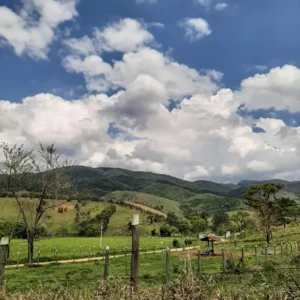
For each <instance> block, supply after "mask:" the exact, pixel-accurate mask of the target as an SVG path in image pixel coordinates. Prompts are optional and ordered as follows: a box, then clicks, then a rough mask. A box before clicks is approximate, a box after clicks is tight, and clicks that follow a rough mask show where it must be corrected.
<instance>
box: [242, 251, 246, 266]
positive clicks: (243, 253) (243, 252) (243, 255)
mask: <svg viewBox="0 0 300 300" xmlns="http://www.w3.org/2000/svg"><path fill="white" fill-rule="evenodd" d="M244 260H245V251H244V246H242V264H243V266H244Z"/></svg>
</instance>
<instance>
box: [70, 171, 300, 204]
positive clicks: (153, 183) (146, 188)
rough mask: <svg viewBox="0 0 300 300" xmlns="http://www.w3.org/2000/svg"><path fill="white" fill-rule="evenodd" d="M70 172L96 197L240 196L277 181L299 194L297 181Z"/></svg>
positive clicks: (293, 194) (176, 198) (292, 194)
mask: <svg viewBox="0 0 300 300" xmlns="http://www.w3.org/2000/svg"><path fill="white" fill-rule="evenodd" d="M71 175H72V178H73V180H74V183H75V185H76V187H77V189H78V190H81V191H83V194H84V193H86V194H89V195H90V196H91V197H95V198H99V197H102V196H106V195H108V194H110V193H111V192H115V191H133V192H142V193H147V194H151V195H156V196H159V197H162V198H167V199H170V200H174V201H176V202H180V203H181V202H184V201H186V199H188V198H191V197H193V196H195V195H197V194H213V195H217V196H223V197H226V198H236V199H240V198H241V197H242V193H243V191H244V190H245V189H246V188H247V187H248V186H249V185H251V184H263V183H266V182H270V183H281V184H284V186H285V187H284V189H283V191H284V192H286V193H288V195H289V196H290V197H291V198H293V199H298V198H299V197H300V182H299V181H295V182H289V181H284V180H278V179H274V180H268V181H261V182H259V181H250V180H248V181H241V182H240V183H238V184H220V183H215V182H212V181H206V180H198V181H195V182H190V181H186V180H182V179H178V178H175V177H172V176H169V175H163V174H155V173H150V172H139V171H130V170H124V169H115V168H90V167H84V166H75V167H72V168H71Z"/></svg>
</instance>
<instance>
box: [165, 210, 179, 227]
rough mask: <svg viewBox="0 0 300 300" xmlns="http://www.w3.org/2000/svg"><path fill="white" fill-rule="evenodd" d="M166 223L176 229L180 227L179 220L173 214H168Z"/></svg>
mask: <svg viewBox="0 0 300 300" xmlns="http://www.w3.org/2000/svg"><path fill="white" fill-rule="evenodd" d="M166 222H167V223H168V224H169V225H171V226H173V227H176V228H178V227H179V225H180V220H179V218H178V217H177V216H176V215H175V214H174V213H173V212H170V213H168V215H167V219H166Z"/></svg>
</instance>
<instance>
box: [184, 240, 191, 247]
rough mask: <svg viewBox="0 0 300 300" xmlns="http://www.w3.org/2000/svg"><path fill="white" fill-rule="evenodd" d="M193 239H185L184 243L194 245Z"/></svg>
mask: <svg viewBox="0 0 300 300" xmlns="http://www.w3.org/2000/svg"><path fill="white" fill-rule="evenodd" d="M192 243H193V241H192V240H191V239H185V240H184V245H186V246H187V245H192Z"/></svg>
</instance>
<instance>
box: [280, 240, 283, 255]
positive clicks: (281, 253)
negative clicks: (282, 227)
mask: <svg viewBox="0 0 300 300" xmlns="http://www.w3.org/2000/svg"><path fill="white" fill-rule="evenodd" d="M282 247H283V245H282V243H281V244H280V255H281V257H282V256H283V249H282Z"/></svg>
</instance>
